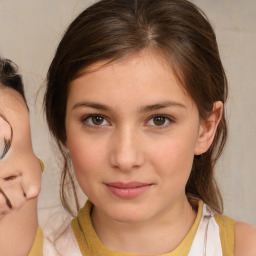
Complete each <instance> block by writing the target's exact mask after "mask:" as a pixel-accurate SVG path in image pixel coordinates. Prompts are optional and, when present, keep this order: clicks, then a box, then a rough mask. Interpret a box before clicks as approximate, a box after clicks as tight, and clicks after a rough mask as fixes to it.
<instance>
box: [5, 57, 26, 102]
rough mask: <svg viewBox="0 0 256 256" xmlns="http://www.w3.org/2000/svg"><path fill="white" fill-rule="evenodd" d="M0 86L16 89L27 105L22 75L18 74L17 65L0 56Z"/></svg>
mask: <svg viewBox="0 0 256 256" xmlns="http://www.w3.org/2000/svg"><path fill="white" fill-rule="evenodd" d="M0 86H2V87H5V88H11V89H13V90H15V91H17V92H18V93H19V94H20V95H21V96H22V98H23V99H24V101H25V103H26V105H27V101H26V98H25V93H24V85H23V82H22V77H21V75H20V74H18V67H17V65H16V64H15V63H14V62H12V61H11V60H8V59H2V58H0Z"/></svg>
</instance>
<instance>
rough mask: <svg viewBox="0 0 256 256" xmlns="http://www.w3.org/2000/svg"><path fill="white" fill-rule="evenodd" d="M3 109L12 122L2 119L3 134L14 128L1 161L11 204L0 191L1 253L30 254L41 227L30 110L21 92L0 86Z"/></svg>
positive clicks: (0, 184)
mask: <svg viewBox="0 0 256 256" xmlns="http://www.w3.org/2000/svg"><path fill="white" fill-rule="evenodd" d="M0 112H1V115H2V116H4V117H6V120H8V123H9V126H8V125H7V123H6V122H4V121H3V120H2V121H1V122H0V125H2V126H1V127H0V129H1V131H2V132H1V135H3V136H4V137H5V138H6V137H7V136H8V135H10V133H9V131H10V127H12V131H13V139H12V143H11V147H10V148H9V150H8V152H7V153H6V155H5V156H4V157H3V158H2V159H1V160H0V187H1V189H2V190H3V191H4V193H5V195H6V196H7V197H8V199H9V200H10V202H11V204H12V208H11V209H10V208H9V207H8V206H7V204H6V199H5V198H4V196H3V194H0V213H1V214H0V255H14V256H15V255H28V252H29V251H30V248H31V246H32V243H33V239H34V237H35V232H36V229H37V226H38V223H37V209H36V205H37V199H36V198H37V196H38V194H39V191H40V180H41V173H42V171H41V167H40V164H39V162H38V159H37V157H36V156H35V154H34V152H33V148H32V142H31V135H30V125H29V113H28V109H27V107H26V104H25V102H24V100H23V98H22V97H21V96H20V95H19V93H17V92H16V91H14V90H13V89H9V88H0ZM14 230H15V232H14ZM24 237H26V239H24Z"/></svg>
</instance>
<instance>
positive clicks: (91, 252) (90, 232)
mask: <svg viewBox="0 0 256 256" xmlns="http://www.w3.org/2000/svg"><path fill="white" fill-rule="evenodd" d="M91 208H92V204H91V202H90V201H87V203H86V205H85V206H84V207H83V208H81V209H80V210H79V213H78V216H77V217H76V218H74V219H73V220H72V221H71V227H72V230H73V233H74V235H75V238H76V240H77V243H78V246H79V249H80V251H81V254H82V255H84V256H85V255H86V256H96V255H97V256H139V255H136V254H129V253H120V252H115V251H113V250H111V249H109V248H107V247H106V246H104V245H103V244H102V243H101V241H100V239H99V238H98V236H97V234H96V232H95V230H94V228H93V225H92V222H91V218H90V212H91ZM202 209H203V202H199V205H198V212H197V217H196V220H195V222H194V224H193V225H192V227H191V229H190V231H189V233H188V234H187V235H186V237H185V238H184V239H183V241H182V242H181V243H180V244H179V246H178V247H177V248H176V249H175V250H173V251H172V252H169V253H166V254H162V255H161V256H187V255H188V253H189V250H190V248H191V245H192V243H193V239H194V237H195V234H196V231H197V228H198V225H199V222H200V219H201V216H202ZM214 218H215V221H216V222H217V224H218V225H219V233H220V240H221V246H222V253H223V255H225V256H231V255H233V249H234V226H235V222H236V221H235V220H233V219H232V218H229V217H227V216H224V215H219V214H215V215H214ZM42 251H43V233H42V231H41V229H40V228H39V229H38V232H37V236H36V239H35V242H34V245H33V247H32V250H31V252H30V254H29V256H39V255H42ZM46 256H47V255H46ZM159 256H160V255H159Z"/></svg>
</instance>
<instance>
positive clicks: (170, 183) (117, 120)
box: [66, 53, 201, 222]
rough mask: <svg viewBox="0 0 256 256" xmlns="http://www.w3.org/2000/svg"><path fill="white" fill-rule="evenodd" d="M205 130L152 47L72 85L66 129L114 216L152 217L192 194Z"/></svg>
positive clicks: (87, 189) (101, 208) (101, 202)
mask: <svg viewBox="0 0 256 256" xmlns="http://www.w3.org/2000/svg"><path fill="white" fill-rule="evenodd" d="M101 64H103V63H96V64H95V65H93V66H91V69H94V68H97V67H98V66H99V65H101ZM200 131H201V126H200V120H199V114H198V110H197V107H196V106H195V104H194V102H193V101H192V99H191V98H190V97H189V96H188V95H187V94H186V93H185V91H184V89H182V87H181V86H180V85H179V84H178V82H177V81H176V79H175V76H174V74H173V72H172V70H171V69H170V67H169V66H168V65H167V64H166V63H165V62H164V61H162V60H160V59H159V58H158V57H156V56H154V55H152V54H148V53H141V54H140V55H137V56H132V57H129V58H126V59H124V60H122V61H120V62H118V63H113V64H111V65H108V66H106V67H104V68H101V69H99V70H98V71H95V72H92V73H89V74H87V75H84V76H81V77H80V78H78V79H76V80H74V81H73V82H72V83H71V84H70V91H69V96H68V101H67V114H66V132H67V146H68V148H69V150H70V153H71V157H72V162H73V166H74V170H75V174H76V177H77V180H78V182H79V184H80V186H81V188H82V190H83V191H84V193H85V194H86V195H87V196H88V198H89V199H90V200H91V201H92V202H93V204H94V205H95V208H94V209H95V211H98V212H100V213H102V214H104V215H105V216H107V217H109V218H111V219H114V220H118V221H125V222H139V221H144V220H148V219H150V218H154V217H157V216H159V215H161V214H162V213H165V212H168V211H170V210H171V209H172V207H174V205H176V204H177V203H179V202H181V201H182V200H183V201H184V200H186V196H185V185H186V182H187V180H188V177H189V175H190V171H191V166H192V162H193V157H194V154H195V153H196V152H198V150H200V149H199V145H198V141H199V137H200Z"/></svg>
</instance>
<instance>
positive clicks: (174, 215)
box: [91, 198, 196, 255]
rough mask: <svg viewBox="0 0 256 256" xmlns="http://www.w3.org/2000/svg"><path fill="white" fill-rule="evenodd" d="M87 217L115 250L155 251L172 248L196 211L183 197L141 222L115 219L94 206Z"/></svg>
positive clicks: (139, 252) (176, 244) (146, 252)
mask: <svg viewBox="0 0 256 256" xmlns="http://www.w3.org/2000/svg"><path fill="white" fill-rule="evenodd" d="M91 218H92V223H93V226H94V229H95V231H96V233H97V235H98V237H99V238H100V240H101V242H102V243H103V244H104V245H105V246H106V247H108V248H110V249H112V250H114V251H117V252H126V253H134V254H141V255H143V254H144V255H154V254H158V255H159V254H164V253H168V252H171V251H173V250H174V249H175V248H176V247H177V246H178V245H179V244H180V243H181V242H182V240H183V239H184V238H185V236H186V235H187V233H188V232H189V230H190V228H191V227H192V225H193V223H194V221H195V218H196V212H195V211H194V210H193V209H192V207H191V205H190V204H189V202H188V201H187V198H185V199H183V200H179V201H177V202H176V203H175V205H173V206H172V207H171V208H170V209H168V210H167V211H165V212H162V213H160V214H159V215H157V216H154V217H153V218H150V219H148V220H146V221H143V222H135V223H124V222H119V221H116V220H113V219H111V218H109V217H108V216H106V215H105V214H104V213H103V212H102V211H100V210H99V209H97V207H94V208H93V211H92V216H91ZM141 245H143V246H141Z"/></svg>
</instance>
